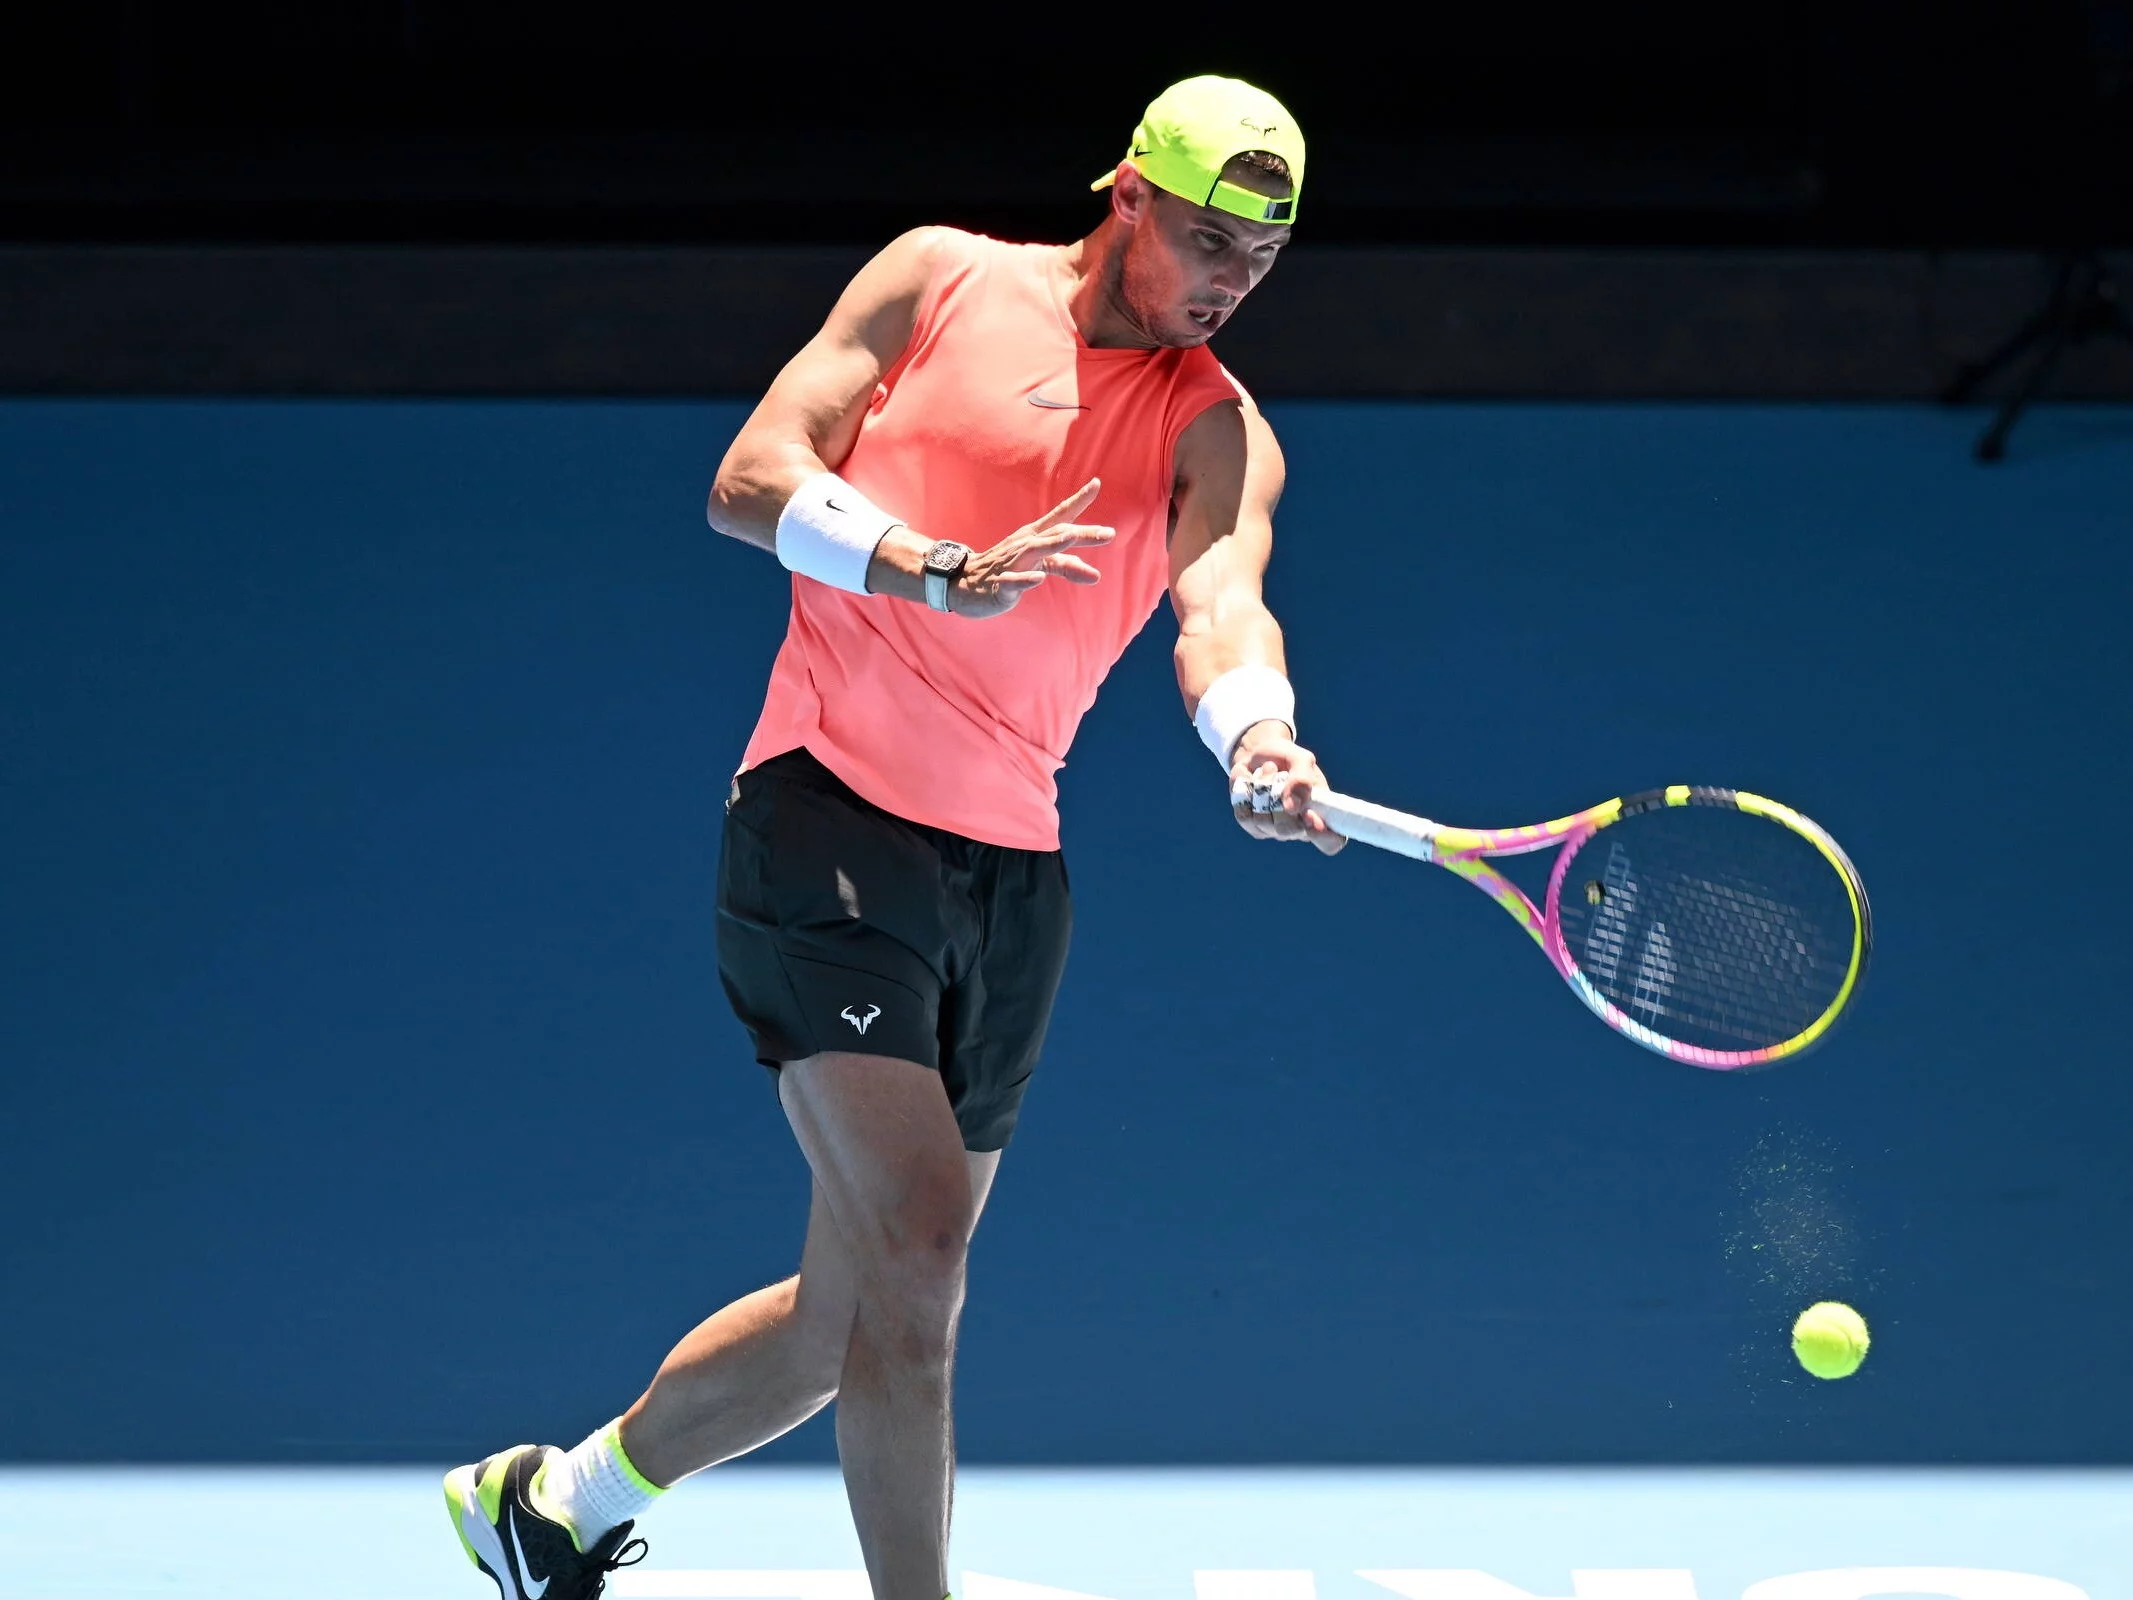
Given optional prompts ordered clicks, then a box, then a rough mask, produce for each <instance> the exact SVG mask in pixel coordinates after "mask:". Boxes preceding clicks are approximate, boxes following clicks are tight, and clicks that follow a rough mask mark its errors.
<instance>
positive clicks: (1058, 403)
mask: <svg viewBox="0 0 2133 1600" xmlns="http://www.w3.org/2000/svg"><path fill="white" fill-rule="evenodd" d="M1022 398H1023V399H1025V400H1027V401H1028V402H1029V403H1030V404H1031V405H1033V406H1041V407H1042V408H1043V409H1044V410H1046V411H1087V410H1089V409H1090V408H1089V407H1088V406H1078V405H1076V404H1074V402H1073V401H1071V400H1047V399H1045V398H1044V391H1043V390H1041V389H1032V390H1030V392H1029V393H1028V394H1026V395H1024V396H1023V397H1022Z"/></svg>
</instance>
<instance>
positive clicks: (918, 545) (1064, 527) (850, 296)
mask: <svg viewBox="0 0 2133 1600" xmlns="http://www.w3.org/2000/svg"><path fill="white" fill-rule="evenodd" d="M948 238H949V232H948V230H947V229H945V228H919V229H917V230H915V231H913V232H911V233H907V234H904V235H903V236H902V237H901V238H899V239H897V240H895V241H894V242H893V243H891V244H890V245H889V247H888V248H887V249H885V250H883V251H882V252H881V254H879V255H877V256H876V257H875V258H874V259H873V260H872V261H869V262H868V263H867V264H866V265H865V266H864V267H862V268H860V270H859V274H858V276H856V277H855V278H853V279H852V281H851V282H850V283H849V284H847V285H846V286H845V290H844V293H843V294H841V295H840V296H838V298H837V304H836V305H835V307H833V308H832V309H831V311H830V314H829V319H828V320H827V321H826V322H824V323H823V325H822V328H821V331H820V332H818V333H817V334H816V335H815V336H814V337H813V338H812V339H810V340H808V341H807V343H806V344H805V345H803V346H802V347H801V349H800V352H799V354H797V355H795V356H794V357H793V358H792V360H790V361H788V362H786V364H785V369H784V370H783V371H782V372H780V373H779V374H778V376H777V379H776V381H774V382H773V383H772V384H771V386H770V390H769V392H768V393H767V394H765V395H764V396H763V398H762V401H761V402H760V403H759V404H758V405H757V406H756V408H755V410H754V412H753V413H752V414H751V415H750V416H749V418H748V421H747V422H746V423H745V424H744V425H743V426H742V428H741V431H740V433H739V435H738V436H737V437H736V438H735V439H734V441H733V444H732V446H731V448H729V449H728V450H727V451H726V458H725V460H724V461H722V462H720V463H719V469H718V477H717V478H716V479H715V480H714V481H713V483H712V485H711V498H710V502H709V504H708V505H707V506H706V507H705V509H704V515H705V517H706V519H707V520H708V521H709V522H710V524H711V526H712V527H714V528H716V529H717V530H718V531H719V532H720V533H723V534H727V535H730V536H731V537H733V538H735V539H739V540H742V541H743V542H745V543H748V544H752V545H755V546H757V547H758V548H760V549H763V550H769V551H772V552H775V551H776V550H777V547H778V519H779V517H780V515H782V514H783V512H784V510H785V506H786V503H787V502H788V501H790V500H791V499H792V497H793V493H794V491H795V490H797V489H798V488H799V487H800V486H801V485H802V484H804V483H807V482H809V481H810V480H811V479H813V478H815V477H817V476H819V475H820V474H822V473H825V472H834V471H835V470H836V468H837V465H838V464H839V463H841V462H842V461H843V460H844V458H845V457H846V456H847V455H849V454H850V453H851V449H852V445H853V443H854V442H855V441H856V440H857V439H858V437H859V426H860V424H861V423H862V422H863V421H864V420H865V419H866V414H867V408H868V406H869V405H871V404H872V402H873V398H874V390H875V387H876V386H877V385H878V384H879V383H880V382H881V380H882V377H883V375H884V374H886V373H887V372H888V371H889V369H890V368H891V367H893V366H895V364H896V362H897V359H898V358H899V357H900V356H902V354H903V352H904V347H905V346H906V345H908V344H909V343H910V342H911V335H912V332H913V330H914V329H915V328H916V327H917V323H918V307H919V302H920V300H921V299H922V298H923V297H924V295H925V292H926V285H927V284H928V282H930V281H931V279H932V276H933V272H934V268H935V267H936V265H937V264H938V263H939V261H940V258H941V253H942V250H943V247H944V246H945V244H946V243H947V240H948ZM1097 488H1098V485H1097V484H1096V483H1095V482H1093V481H1092V482H1090V483H1088V484H1087V485H1085V486H1084V487H1083V488H1082V489H1080V490H1079V491H1077V492H1076V493H1075V494H1073V495H1070V496H1069V497H1068V498H1067V499H1066V500H1064V501H1062V502H1061V503H1060V504H1059V505H1058V506H1056V507H1054V508H1053V509H1052V510H1051V511H1049V512H1047V513H1045V515H1043V516H1041V517H1039V518H1037V520H1036V521H1035V522H1032V523H1029V524H1028V525H1026V526H1024V527H1022V528H1017V529H1014V530H1012V531H1009V530H1006V529H1003V530H1002V533H1003V534H1004V535H1005V537H1003V538H1002V539H1001V540H1000V541H999V542H998V543H997V544H994V545H992V546H991V547H990V548H988V549H985V550H981V551H978V552H977V553H975V554H974V555H973V556H972V557H971V558H970V560H969V562H968V564H967V565H966V566H965V567H964V569H963V574H962V576H961V578H960V579H959V580H958V581H957V583H956V586H955V591H954V594H953V596H952V597H951V601H950V609H951V610H953V611H955V612H957V613H958V614H960V615H964V616H972V617H989V616H998V615H999V614H1000V613H1002V612H1004V611H1007V610H1009V609H1010V608H1012V607H1013V605H1014V603H1015V602H1016V600H1018V599H1020V598H1021V596H1022V593H1023V591H1025V590H1027V589H1031V588H1034V587H1035V586H1036V585H1038V584H1040V583H1042V582H1043V581H1044V580H1045V578H1046V577H1048V576H1052V575H1056V576H1058V577H1061V578H1065V579H1067V580H1068V581H1070V582H1074V583H1094V582H1096V581H1097V576H1098V574H1097V571H1096V569H1095V568H1094V567H1092V566H1090V565H1089V563H1088V562H1086V561H1084V560H1082V559H1081V558H1080V557H1079V556H1076V555H1074V554H1073V553H1072V551H1073V547H1074V546H1076V545H1087V544H1102V543H1107V542H1108V541H1109V539H1110V537H1111V530H1110V529H1108V528H1097V527H1089V526H1084V525H1081V524H1077V523H1075V522H1074V521H1073V520H1072V519H1073V518H1074V517H1075V516H1077V515H1078V514H1079V513H1080V512H1081V511H1083V510H1084V509H1086V508H1087V506H1088V505H1089V503H1090V502H1091V501H1092V500H1094V499H1095V498H1096V491H1097ZM882 509H883V511H885V512H887V513H888V514H889V515H890V516H895V515H896V507H894V506H884V507H883V508H882ZM932 547H933V540H932V539H931V538H930V537H928V536H927V535H926V534H924V533H923V532H921V531H920V530H919V529H916V528H913V527H911V526H909V525H908V524H904V523H898V525H897V526H895V527H893V528H891V529H890V530H889V531H888V533H887V534H885V535H884V536H883V537H882V540H881V542H880V543H879V544H878V545H876V546H875V548H874V554H873V559H872V560H871V561H870V562H869V563H868V564H867V572H866V586H867V590H868V592H869V593H872V594H883V595H892V596H894V597H895V598H897V599H900V600H911V601H916V602H918V603H919V604H921V605H923V604H924V603H925V576H924V565H925V559H926V552H927V551H928V550H930V549H931V548H932Z"/></svg>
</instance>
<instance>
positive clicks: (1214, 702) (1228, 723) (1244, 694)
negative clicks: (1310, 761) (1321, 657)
mask: <svg viewBox="0 0 2133 1600" xmlns="http://www.w3.org/2000/svg"><path fill="white" fill-rule="evenodd" d="M1262 722H1278V723H1281V724H1282V725H1283V726H1284V727H1286V728H1287V729H1288V730H1289V737H1291V738H1292V739H1293V738H1294V737H1295V736H1296V691H1295V689H1294V688H1293V687H1291V686H1290V683H1289V680H1288V678H1287V677H1286V676H1285V675H1284V674H1282V673H1280V672H1277V671H1275V669H1274V668H1272V667H1269V666H1264V665H1260V664H1256V663H1254V664H1252V665H1248V666H1242V667H1232V668H1230V670H1229V671H1227V672H1225V673H1223V674H1222V676H1221V677H1219V678H1217V679H1215V681H1214V682H1213V683H1211V684H1209V685H1208V686H1207V692H1206V693H1205V694H1203V695H1201V696H1200V704H1199V708H1198V709H1197V710H1196V711H1194V712H1193V717H1192V725H1193V726H1194V727H1195V728H1197V729H1198V730H1199V733H1200V741H1201V743H1203V744H1205V745H1206V746H1207V748H1208V749H1209V750H1210V751H1212V752H1213V753H1214V757H1215V759H1216V760H1217V761H1219V762H1221V763H1222V770H1223V771H1224V772H1227V771H1229V766H1230V760H1231V758H1232V757H1233V756H1235V754H1236V752H1237V742H1238V741H1239V740H1240V739H1242V738H1243V737H1244V736H1245V734H1247V733H1248V732H1250V731H1251V730H1252V729H1253V728H1255V727H1257V726H1258V725H1259V724H1260V723H1262Z"/></svg>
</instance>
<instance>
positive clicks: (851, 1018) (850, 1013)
mask: <svg viewBox="0 0 2133 1600" xmlns="http://www.w3.org/2000/svg"><path fill="white" fill-rule="evenodd" d="M837 1015H839V1016H840V1017H842V1018H844V1020H845V1021H846V1022H849V1023H850V1024H851V1025H852V1026H853V1027H855V1028H857V1029H858V1030H859V1031H860V1032H861V1033H865V1032H866V1031H867V1024H868V1023H870V1022H872V1021H873V1020H874V1019H875V1018H876V1017H878V1016H880V1015H881V1007H880V1006H875V1005H870V1006H868V1007H867V1014H866V1015H865V1016H863V1017H862V1016H861V1015H860V1014H859V1013H858V1012H857V1011H856V1010H855V1009H853V1008H852V1007H851V1006H846V1007H845V1008H844V1009H843V1010H842V1011H840V1012H838V1013H837Z"/></svg>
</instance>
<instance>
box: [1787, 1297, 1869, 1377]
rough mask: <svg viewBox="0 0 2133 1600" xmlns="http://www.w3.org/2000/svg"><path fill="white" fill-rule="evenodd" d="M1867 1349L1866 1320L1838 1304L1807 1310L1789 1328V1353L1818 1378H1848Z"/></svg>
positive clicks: (1827, 1303)
mask: <svg viewBox="0 0 2133 1600" xmlns="http://www.w3.org/2000/svg"><path fill="white" fill-rule="evenodd" d="M1866 1347H1867V1336H1866V1318H1864V1317H1862V1316H1860V1315H1859V1313H1858V1312H1856V1311H1854V1310H1853V1309H1852V1308H1851V1307H1850V1306H1848V1305H1845V1304H1844V1303H1843V1302H1841V1301H1838V1300H1823V1301H1820V1302H1818V1303H1817V1304H1815V1305H1811V1306H1809V1307H1808V1308H1807V1309H1806V1310H1805V1311H1803V1312H1801V1313H1800V1320H1799V1321H1797V1322H1795V1323H1794V1324H1793V1325H1792V1353H1793V1354H1794V1355H1796V1356H1798V1357H1799V1358H1800V1365H1801V1366H1803V1367H1805V1368H1806V1369H1807V1370H1808V1371H1809V1372H1811V1373H1813V1374H1814V1375H1815V1376H1816V1377H1818V1378H1849V1377H1850V1376H1851V1375H1852V1374H1853V1373H1855V1372H1857V1371H1858V1370H1859V1363H1860V1362H1862V1361H1864V1360H1865V1359H1866Z"/></svg>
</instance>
